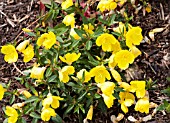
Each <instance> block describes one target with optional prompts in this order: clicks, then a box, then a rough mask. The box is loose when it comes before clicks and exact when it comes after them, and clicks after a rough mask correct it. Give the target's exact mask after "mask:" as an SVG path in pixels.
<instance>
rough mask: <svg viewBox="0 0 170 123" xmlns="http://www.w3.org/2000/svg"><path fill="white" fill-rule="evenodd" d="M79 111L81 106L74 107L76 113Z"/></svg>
mask: <svg viewBox="0 0 170 123" xmlns="http://www.w3.org/2000/svg"><path fill="white" fill-rule="evenodd" d="M76 112H77V114H79V106H76V107H75V108H74V113H76Z"/></svg>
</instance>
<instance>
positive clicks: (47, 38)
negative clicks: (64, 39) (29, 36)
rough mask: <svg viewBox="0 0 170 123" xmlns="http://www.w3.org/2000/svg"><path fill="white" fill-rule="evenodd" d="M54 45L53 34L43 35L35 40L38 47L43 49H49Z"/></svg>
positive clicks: (54, 38)
mask: <svg viewBox="0 0 170 123" xmlns="http://www.w3.org/2000/svg"><path fill="white" fill-rule="evenodd" d="M55 43H56V36H55V34H54V33H53V32H48V33H44V34H42V35H41V37H39V38H38V40H37V45H38V46H41V45H42V46H44V47H45V49H50V48H51V47H52V46H53V45H54V44H55Z"/></svg>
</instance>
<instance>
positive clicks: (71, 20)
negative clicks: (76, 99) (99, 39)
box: [63, 13, 75, 28]
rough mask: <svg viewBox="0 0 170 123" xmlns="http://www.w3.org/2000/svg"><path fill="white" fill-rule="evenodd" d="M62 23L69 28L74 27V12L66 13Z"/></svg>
mask: <svg viewBox="0 0 170 123" xmlns="http://www.w3.org/2000/svg"><path fill="white" fill-rule="evenodd" d="M63 23H64V24H65V25H66V26H71V28H74V25H75V18H74V13H71V14H69V15H66V16H65V17H64V19H63Z"/></svg>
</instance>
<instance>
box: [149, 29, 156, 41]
mask: <svg viewBox="0 0 170 123" xmlns="http://www.w3.org/2000/svg"><path fill="white" fill-rule="evenodd" d="M149 37H150V38H151V40H152V41H154V40H155V37H154V32H152V31H151V32H149Z"/></svg>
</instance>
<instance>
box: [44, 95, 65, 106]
mask: <svg viewBox="0 0 170 123" xmlns="http://www.w3.org/2000/svg"><path fill="white" fill-rule="evenodd" d="M59 100H63V98H61V97H59V96H52V95H51V94H48V96H47V98H45V99H44V100H43V101H42V105H43V107H44V108H49V107H50V105H51V107H52V108H54V109H56V108H58V107H59V106H60V102H59Z"/></svg>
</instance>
